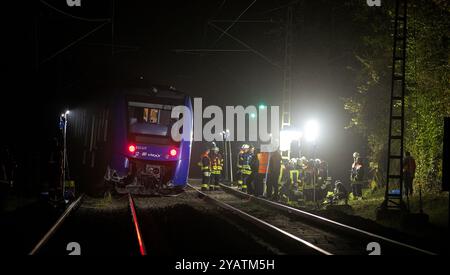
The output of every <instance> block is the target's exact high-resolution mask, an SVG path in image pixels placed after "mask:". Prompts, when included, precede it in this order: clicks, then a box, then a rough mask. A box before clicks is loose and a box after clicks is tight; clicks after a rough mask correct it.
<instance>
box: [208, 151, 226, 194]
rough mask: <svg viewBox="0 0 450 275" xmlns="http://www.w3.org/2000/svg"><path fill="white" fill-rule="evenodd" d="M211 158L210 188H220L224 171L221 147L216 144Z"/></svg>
mask: <svg viewBox="0 0 450 275" xmlns="http://www.w3.org/2000/svg"><path fill="white" fill-rule="evenodd" d="M210 160H211V184H210V190H218V189H219V184H220V180H221V176H222V171H223V158H222V155H221V154H220V149H219V147H217V146H214V147H213V148H212V150H211V152H210Z"/></svg>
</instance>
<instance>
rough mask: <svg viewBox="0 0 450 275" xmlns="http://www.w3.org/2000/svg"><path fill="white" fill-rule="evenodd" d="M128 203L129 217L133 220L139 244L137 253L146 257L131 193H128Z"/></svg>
mask: <svg viewBox="0 0 450 275" xmlns="http://www.w3.org/2000/svg"><path fill="white" fill-rule="evenodd" d="M128 202H129V205H130V210H131V217H132V220H133V224H134V228H135V230H136V237H137V240H138V243H139V251H140V253H141V256H146V255H147V250H146V249H145V244H144V241H143V238H142V232H141V228H140V227H139V222H138V219H137V214H136V207H135V204H134V200H133V197H132V196H131V193H128Z"/></svg>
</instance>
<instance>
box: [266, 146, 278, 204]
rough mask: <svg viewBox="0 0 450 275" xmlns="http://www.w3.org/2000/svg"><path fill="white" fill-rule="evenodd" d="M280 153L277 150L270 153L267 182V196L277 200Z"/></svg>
mask: <svg viewBox="0 0 450 275" xmlns="http://www.w3.org/2000/svg"><path fill="white" fill-rule="evenodd" d="M281 160H282V158H281V153H280V151H279V150H277V151H275V152H274V153H272V154H271V155H270V161H269V177H268V182H267V194H266V195H267V198H268V199H270V200H274V201H278V199H279V198H278V181H279V178H280V170H281Z"/></svg>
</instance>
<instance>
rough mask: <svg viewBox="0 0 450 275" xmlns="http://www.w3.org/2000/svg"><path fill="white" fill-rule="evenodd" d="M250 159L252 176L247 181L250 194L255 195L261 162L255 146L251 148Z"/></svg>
mask: <svg viewBox="0 0 450 275" xmlns="http://www.w3.org/2000/svg"><path fill="white" fill-rule="evenodd" d="M248 158H249V160H248V161H249V165H250V171H251V174H250V176H249V178H248V180H247V190H248V194H250V195H255V194H256V185H257V180H258V171H259V162H258V155H257V152H256V149H255V147H254V146H251V147H250V151H249V156H248Z"/></svg>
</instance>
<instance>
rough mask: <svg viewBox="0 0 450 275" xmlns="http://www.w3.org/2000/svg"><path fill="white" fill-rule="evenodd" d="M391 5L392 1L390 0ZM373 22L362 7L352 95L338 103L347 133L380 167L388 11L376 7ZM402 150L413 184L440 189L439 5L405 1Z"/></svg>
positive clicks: (447, 75)
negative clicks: (411, 161) (346, 117)
mask: <svg viewBox="0 0 450 275" xmlns="http://www.w3.org/2000/svg"><path fill="white" fill-rule="evenodd" d="M392 2H394V1H392ZM379 13H380V14H378V15H377V17H376V18H374V17H373V16H371V14H372V11H371V10H369V9H367V8H364V9H363V8H362V10H361V12H360V13H359V14H358V15H356V16H355V22H357V23H358V24H359V25H361V26H365V27H364V28H363V30H361V33H359V37H360V41H359V43H358V45H360V46H358V47H356V48H355V57H356V60H357V61H358V63H359V68H354V71H355V79H356V83H355V86H356V91H355V93H354V95H353V96H352V97H349V98H345V99H344V108H345V110H347V111H348V113H349V114H350V115H351V121H350V123H349V125H348V127H347V128H348V129H353V130H355V131H357V132H358V133H360V134H362V135H363V136H364V137H365V138H366V140H367V144H368V148H369V152H370V153H369V156H368V157H369V160H370V162H371V163H374V164H375V165H376V164H379V165H377V166H378V167H380V168H384V169H386V168H385V161H386V158H387V149H386V147H387V138H388V128H389V99H390V89H391V72H392V43H393V35H392V32H393V27H392V26H391V21H392V19H393V7H392V6H389V7H386V8H385V9H380V10H379ZM408 18H409V20H408V37H409V40H408V48H407V55H408V62H407V69H406V71H407V95H406V104H405V109H406V121H405V122H406V129H405V146H406V148H405V150H406V151H410V152H411V153H412V155H413V156H414V157H415V158H416V161H417V165H418V167H417V169H418V170H417V179H418V180H417V181H416V182H417V184H421V183H422V184H423V186H424V187H426V189H427V190H428V191H432V190H434V191H436V190H438V189H439V187H440V183H439V179H440V175H441V171H442V167H441V166H442V144H443V118H444V117H445V116H450V90H449V84H450V70H449V69H450V66H449V48H448V40H449V37H450V34H449V30H450V19H449V18H450V17H449V9H448V6H446V4H445V2H439V1H434V2H432V1H426V0H416V1H410V5H409V11H408Z"/></svg>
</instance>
